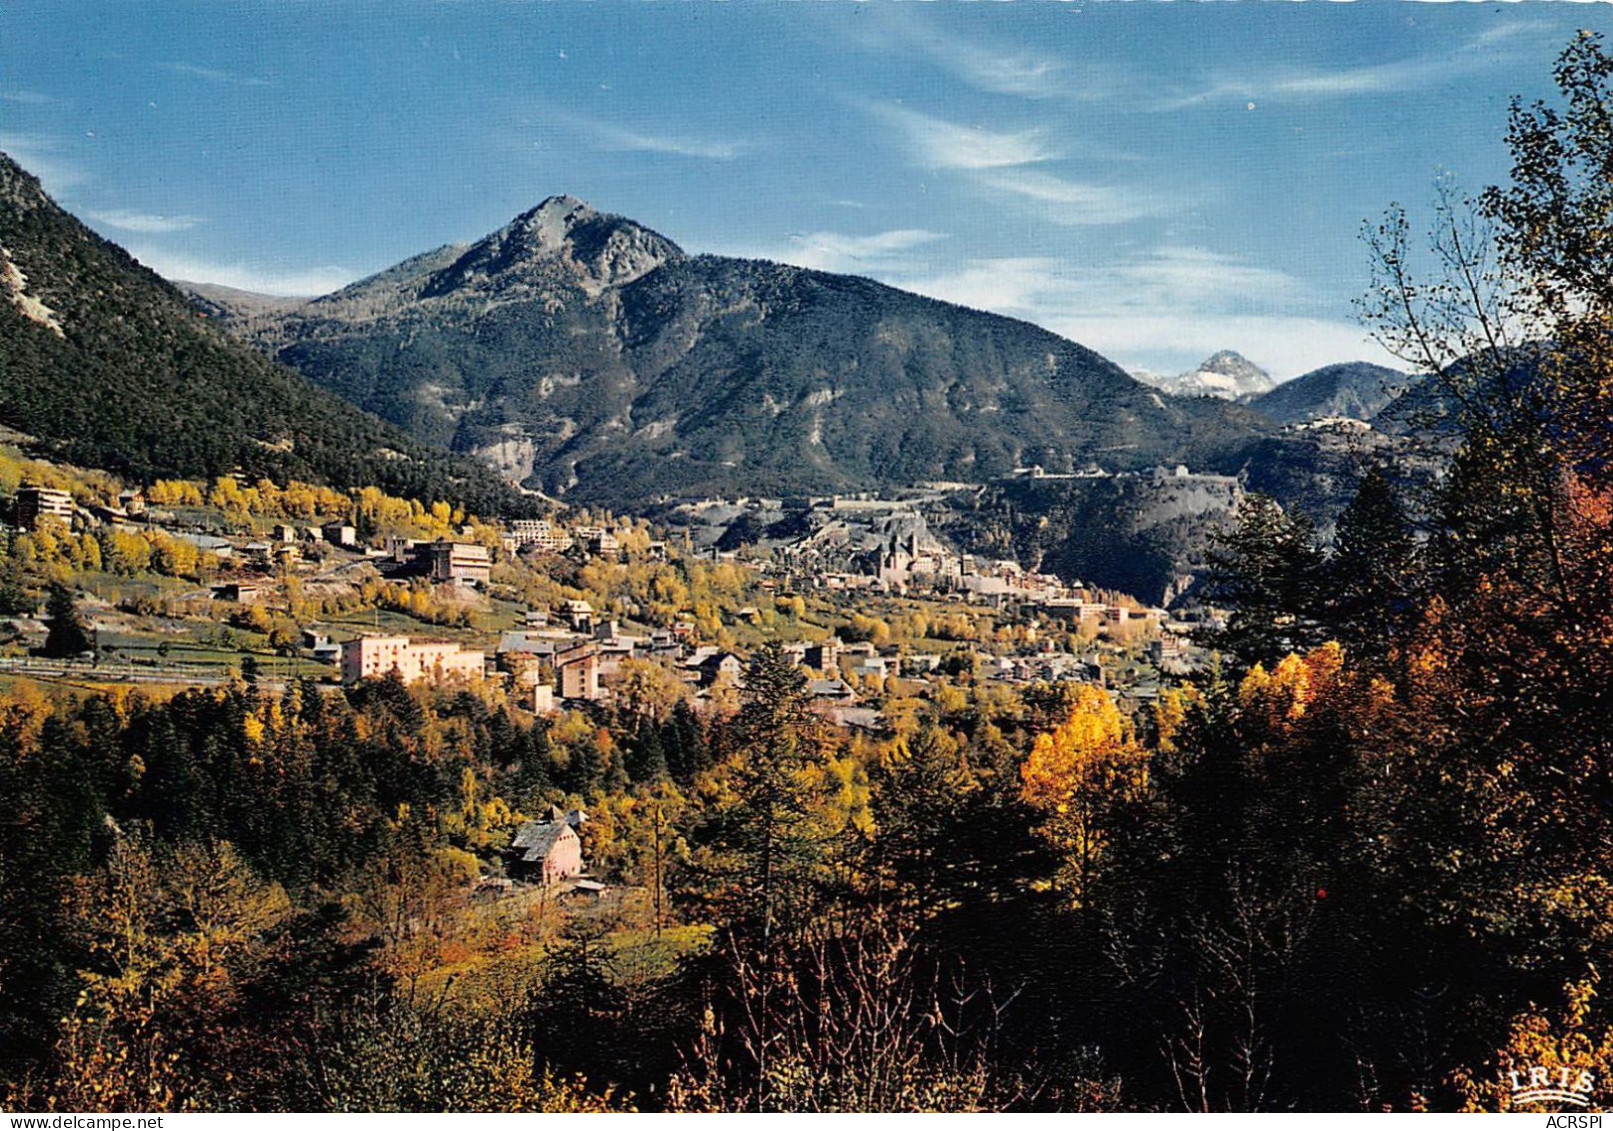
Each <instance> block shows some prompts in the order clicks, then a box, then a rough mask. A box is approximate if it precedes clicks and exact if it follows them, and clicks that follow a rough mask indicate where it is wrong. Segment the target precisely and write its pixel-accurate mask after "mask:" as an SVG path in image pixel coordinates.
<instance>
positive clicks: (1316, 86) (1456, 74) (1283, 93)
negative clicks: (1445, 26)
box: [1145, 20, 1555, 111]
mask: <svg viewBox="0 0 1613 1131" xmlns="http://www.w3.org/2000/svg"><path fill="white" fill-rule="evenodd" d="M1554 35H1555V31H1554V30H1553V29H1552V28H1550V27H1548V26H1546V25H1544V24H1536V23H1531V22H1529V21H1526V20H1513V21H1508V22H1505V23H1499V24H1493V25H1491V26H1489V27H1486V28H1485V29H1484V30H1482V31H1480V32H1478V33H1476V34H1475V35H1472V36H1470V37H1469V38H1467V39H1465V40H1463V41H1461V42H1459V43H1456V44H1454V45H1452V46H1451V47H1449V48H1447V49H1445V50H1442V51H1439V52H1437V53H1434V52H1429V53H1423V54H1416V55H1410V56H1406V57H1403V58H1399V59H1389V60H1384V61H1382V62H1376V63H1362V64H1357V65H1353V66H1333V67H1317V66H1311V67H1279V68H1274V69H1270V70H1266V71H1258V72H1257V71H1248V72H1229V71H1222V72H1219V73H1215V74H1212V75H1210V76H1209V77H1208V78H1207V79H1206V80H1205V81H1204V82H1202V83H1201V84H1199V85H1198V86H1197V87H1192V88H1188V89H1185V90H1181V91H1178V92H1176V93H1173V94H1167V95H1164V96H1162V97H1156V98H1154V99H1152V100H1150V101H1149V102H1148V103H1146V104H1145V105H1146V108H1149V109H1153V110H1165V111H1169V110H1182V109H1188V108H1191V107H1194V106H1200V105H1204V104H1207V103H1216V102H1223V101H1242V100H1245V99H1247V100H1251V101H1255V102H1257V103H1258V102H1259V101H1260V100H1262V99H1268V100H1276V101H1282V100H1320V99H1329V98H1354V97H1360V96H1370V95H1385V94H1403V93H1408V92H1411V91H1417V90H1428V89H1431V88H1433V87H1437V86H1441V85H1444V84H1447V83H1450V82H1453V81H1455V80H1457V79H1461V78H1463V77H1465V76H1467V75H1474V74H1480V73H1482V72H1484V71H1485V70H1487V69H1489V68H1492V67H1495V66H1496V65H1498V64H1499V63H1502V62H1505V61H1508V60H1511V59H1513V58H1514V57H1515V56H1516V53H1517V52H1518V51H1519V50H1521V49H1527V48H1530V47H1532V46H1539V45H1540V44H1541V43H1542V42H1543V41H1545V40H1547V39H1549V38H1550V37H1552V36H1554Z"/></svg>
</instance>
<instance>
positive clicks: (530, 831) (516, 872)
mask: <svg viewBox="0 0 1613 1131" xmlns="http://www.w3.org/2000/svg"><path fill="white" fill-rule="evenodd" d="M572 813H574V814H576V816H577V821H576V824H577V825H580V824H581V823H582V819H583V816H584V815H583V814H582V812H581V811H580V810H575V809H574V810H572ZM509 871H510V875H511V877H512V878H514V879H518V880H525V881H527V882H529V883H541V884H543V885H545V886H550V885H553V884H558V883H560V882H562V881H564V880H569V879H574V878H575V877H577V876H580V875H582V841H581V840H580V839H579V838H578V836H577V829H576V827H575V826H574V825H573V822H572V820H571V815H570V814H567V813H562V812H561V811H560V809H559V808H558V807H554V806H551V807H550V809H549V812H548V814H547V815H546V816H545V817H544V819H543V820H541V821H528V822H527V823H526V824H524V825H522V826H521V828H520V831H518V832H517V833H516V834H515V839H514V840H513V841H511V842H510V861H509Z"/></svg>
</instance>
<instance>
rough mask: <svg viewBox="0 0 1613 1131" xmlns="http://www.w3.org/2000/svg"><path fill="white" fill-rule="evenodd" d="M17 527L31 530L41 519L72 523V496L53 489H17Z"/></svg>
mask: <svg viewBox="0 0 1613 1131" xmlns="http://www.w3.org/2000/svg"><path fill="white" fill-rule="evenodd" d="M16 509H17V526H18V527H20V528H21V529H23V530H33V529H36V528H37V527H38V526H39V522H40V520H41V519H46V518H55V519H60V520H61V521H62V522H64V523H68V524H71V523H72V521H73V496H72V495H69V494H68V493H67V492H66V491H58V490H57V489H56V488H54V487H19V488H18V489H17V502H16Z"/></svg>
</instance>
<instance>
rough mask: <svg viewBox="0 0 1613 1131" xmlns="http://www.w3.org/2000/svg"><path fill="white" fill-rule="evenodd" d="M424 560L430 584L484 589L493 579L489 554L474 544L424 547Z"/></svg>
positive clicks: (452, 543) (451, 543)
mask: <svg viewBox="0 0 1613 1131" xmlns="http://www.w3.org/2000/svg"><path fill="white" fill-rule="evenodd" d="M424 558H425V566H426V572H427V574H428V575H429V576H430V578H431V580H433V581H443V582H449V583H452V584H454V585H465V586H472V585H482V586H485V585H486V584H487V583H488V582H489V581H490V580H491V579H492V572H493V557H492V554H491V553H489V552H488V549H487V547H486V546H482V545H479V544H478V543H475V542H449V541H447V540H442V541H437V542H432V543H430V544H429V545H427V546H426V547H425V550H424Z"/></svg>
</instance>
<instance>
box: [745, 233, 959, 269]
mask: <svg viewBox="0 0 1613 1131" xmlns="http://www.w3.org/2000/svg"><path fill="white" fill-rule="evenodd" d="M946 238H947V237H946V233H944V232H932V231H928V230H926V229H923V228H893V229H891V230H889V231H884V232H871V233H867V234H861V235H854V234H848V233H846V232H802V233H796V234H793V235H791V236H790V237H788V240H787V241H786V242H785V243H783V244H780V245H778V246H774V247H762V248H739V249H735V250H734V251H733V252H732V254H736V255H743V256H747V257H749V258H754V259H771V260H773V261H775V262H778V263H789V264H793V265H794V266H796V267H806V268H808V269H810V270H813V271H832V272H835V273H837V274H842V275H873V276H885V275H889V274H892V273H896V274H903V273H910V272H913V271H916V270H920V269H922V267H923V265H924V264H923V261H922V257H919V258H915V256H914V255H913V253H914V252H915V251H917V250H918V249H920V248H923V247H925V246H927V245H929V244H933V243H935V242H936V241H938V240H944V239H946Z"/></svg>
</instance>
